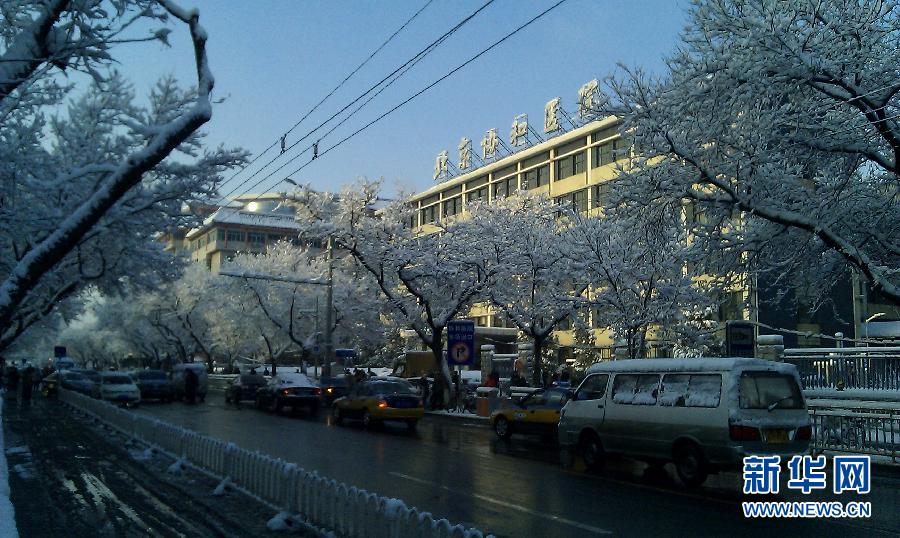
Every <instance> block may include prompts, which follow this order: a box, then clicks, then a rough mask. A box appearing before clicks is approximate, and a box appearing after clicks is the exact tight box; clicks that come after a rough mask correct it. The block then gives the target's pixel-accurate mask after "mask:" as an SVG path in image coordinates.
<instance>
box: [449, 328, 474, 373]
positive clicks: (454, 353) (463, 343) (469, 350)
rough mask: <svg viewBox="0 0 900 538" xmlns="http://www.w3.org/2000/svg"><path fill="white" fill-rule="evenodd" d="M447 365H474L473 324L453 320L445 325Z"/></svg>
mask: <svg viewBox="0 0 900 538" xmlns="http://www.w3.org/2000/svg"><path fill="white" fill-rule="evenodd" d="M447 364H448V365H449V366H474V365H475V322H474V321H469V320H454V321H451V322H450V323H448V324H447Z"/></svg>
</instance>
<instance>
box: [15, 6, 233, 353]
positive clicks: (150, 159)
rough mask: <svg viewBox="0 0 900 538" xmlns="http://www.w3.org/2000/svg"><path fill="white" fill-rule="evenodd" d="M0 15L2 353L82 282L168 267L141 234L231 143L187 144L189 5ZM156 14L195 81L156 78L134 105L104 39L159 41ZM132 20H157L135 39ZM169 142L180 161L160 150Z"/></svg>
mask: <svg viewBox="0 0 900 538" xmlns="http://www.w3.org/2000/svg"><path fill="white" fill-rule="evenodd" d="M0 17H2V19H3V23H2V25H0V26H2V28H3V31H2V32H0V43H2V46H3V48H2V49H0V155H2V163H3V164H2V165H0V251H2V256H0V259H2V262H0V279H2V280H0V349H3V348H5V347H7V346H8V345H10V344H11V343H12V342H13V341H14V340H15V338H17V337H18V336H19V335H21V334H22V329H23V327H24V328H27V326H28V325H30V324H32V323H33V322H34V321H35V319H36V317H40V315H43V314H46V313H48V312H49V310H52V308H53V304H54V303H58V302H59V301H60V300H61V299H63V298H64V297H65V296H67V295H69V294H70V293H72V292H74V291H78V290H80V289H82V288H83V287H84V285H86V284H87V283H92V284H93V285H97V286H100V287H106V288H107V291H111V290H112V289H113V288H117V287H121V286H130V285H139V284H141V283H142V281H145V282H143V283H147V282H146V280H147V279H152V275H150V274H149V273H151V272H153V271H149V270H148V268H154V270H157V269H158V270H162V271H163V272H164V273H165V274H166V275H167V276H170V275H171V274H172V272H173V271H174V270H175V269H177V267H176V264H175V262H174V260H171V259H168V260H166V259H165V258H163V257H162V252H161V249H160V247H159V246H158V245H154V240H153V239H154V234H156V233H159V232H163V231H166V229H168V228H170V227H172V228H174V227H175V226H178V225H179V224H182V225H183V224H185V222H182V221H183V220H184V217H183V216H182V211H181V209H182V205H183V203H185V202H189V201H191V200H192V199H195V198H206V197H209V196H210V195H212V194H213V193H214V192H215V189H216V185H217V182H218V180H219V179H218V178H219V174H220V173H221V172H222V171H223V170H225V169H227V168H229V167H231V166H234V165H235V164H238V163H240V162H241V161H242V160H243V159H244V153H243V152H240V151H232V150H226V149H223V148H219V149H216V150H213V151H205V150H202V148H201V135H199V134H198V133H197V129H198V128H199V127H200V126H201V125H203V124H204V123H205V122H207V121H208V120H209V118H210V116H211V112H212V106H211V103H210V92H211V91H212V87H213V77H212V74H211V72H210V70H209V65H208V61H207V56H206V40H207V36H206V32H205V31H204V29H203V28H202V27H201V26H200V24H199V15H198V14H197V12H196V11H186V10H184V9H182V8H181V7H179V6H178V5H176V4H175V3H173V2H171V1H169V0H105V1H97V2H74V1H64V0H59V1H57V0H54V1H52V2H43V1H26V0H16V1H14V2H8V3H4V5H3V6H2V8H0ZM169 20H175V21H177V23H179V24H183V25H184V26H186V27H187V29H188V31H189V32H190V35H191V38H192V43H193V55H194V59H195V62H196V67H197V80H196V87H195V88H194V89H192V90H188V91H184V90H181V89H179V88H178V86H177V83H176V82H175V81H174V80H173V79H164V80H162V81H160V83H159V84H157V86H156V87H155V88H153V90H152V91H151V93H150V99H149V105H148V106H146V107H139V106H136V105H134V104H133V100H134V91H133V90H132V88H131V87H130V86H129V85H128V84H127V82H126V81H124V80H123V79H122V77H121V76H120V75H118V74H117V73H116V71H115V70H114V69H113V68H112V66H113V65H114V63H115V59H114V57H113V53H114V49H115V46H116V45H118V44H121V43H133V42H140V41H162V42H164V43H165V42H166V35H167V34H168V32H169V31H170V30H171V29H170V28H168V27H165V25H166V24H167V21H169ZM138 21H145V22H147V21H149V22H150V23H151V24H154V23H155V24H159V25H161V26H163V27H162V28H160V29H159V30H154V31H152V32H151V34H150V35H149V36H147V35H138V34H135V33H134V32H133V31H132V30H133V29H134V28H135V27H136V23H137V22H138ZM60 72H64V73H66V74H67V75H69V77H68V80H69V83H68V84H67V85H62V84H61V82H60V81H62V80H64V79H63V78H61V77H59V76H58V73H60ZM84 74H86V75H87V76H86V77H85V76H84ZM79 77H80V78H79ZM79 81H86V84H81V83H80V82H79ZM174 151H178V152H180V153H181V154H182V157H186V158H188V159H192V161H191V162H185V159H183V158H182V159H179V160H178V161H175V160H174V159H169V158H168V157H169V156H170V154H171V153H172V152H174ZM112 238H115V239H114V240H113V239H112ZM110 245H116V246H114V247H111V246H110ZM126 274H127V275H129V277H128V278H125V279H123V278H122V275H126Z"/></svg>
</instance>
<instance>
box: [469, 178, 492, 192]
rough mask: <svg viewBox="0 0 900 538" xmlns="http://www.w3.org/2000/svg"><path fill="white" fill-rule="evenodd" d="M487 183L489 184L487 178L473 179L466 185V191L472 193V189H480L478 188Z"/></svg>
mask: <svg viewBox="0 0 900 538" xmlns="http://www.w3.org/2000/svg"><path fill="white" fill-rule="evenodd" d="M487 182H488V177H487V176H481V177H477V178H475V179H473V180H472V181H469V182H467V183H466V190H467V191H470V190H472V189H475V188H478V187H480V186H482V185H484V184H486V183H487Z"/></svg>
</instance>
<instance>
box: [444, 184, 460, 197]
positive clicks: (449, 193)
mask: <svg viewBox="0 0 900 538" xmlns="http://www.w3.org/2000/svg"><path fill="white" fill-rule="evenodd" d="M461 192H462V185H457V186H455V187H453V188H452V189H447V190H445V191H444V192H443V197H444V199H445V200H446V199H447V198H450V197H451V196H454V195H457V194H459V193H461Z"/></svg>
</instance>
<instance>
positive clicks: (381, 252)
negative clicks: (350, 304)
mask: <svg viewBox="0 0 900 538" xmlns="http://www.w3.org/2000/svg"><path fill="white" fill-rule="evenodd" d="M380 188H381V182H380V181H367V180H361V181H359V182H357V183H356V184H353V185H351V186H349V187H347V188H345V189H344V190H342V191H341V193H340V195H337V196H336V195H334V194H330V193H315V192H312V191H309V190H308V189H307V190H303V191H301V192H299V193H296V194H295V195H294V201H295V203H296V204H297V205H298V211H299V213H298V214H299V218H300V219H301V221H305V222H307V223H308V229H307V231H306V235H308V236H310V237H316V238H319V239H324V238H331V240H332V241H333V243H334V246H335V248H336V249H338V250H339V251H342V252H346V253H347V254H348V255H350V256H352V257H353V258H354V259H355V260H356V262H357V263H358V264H359V265H360V266H361V267H362V268H363V269H364V270H365V271H367V272H368V273H369V274H370V275H371V276H372V278H373V280H374V281H375V283H376V284H377V287H378V289H379V290H380V292H381V294H382V295H383V296H384V298H385V299H386V301H387V303H388V305H389V306H388V308H389V309H390V310H391V311H392V312H393V313H394V314H395V315H396V316H397V317H398V323H399V324H401V325H406V326H408V327H409V328H411V329H412V330H414V331H415V332H416V334H417V335H418V336H419V338H421V339H422V342H423V343H424V344H425V345H426V346H428V348H429V349H431V351H432V353H434V356H435V360H436V362H437V364H439V365H440V366H441V367H440V369H439V371H438V372H437V373H438V375H439V376H440V377H441V378H443V381H444V384H445V385H446V384H448V383H449V377H450V374H449V369H448V368H447V362H446V358H445V357H444V356H443V331H444V329H445V328H446V326H447V323H448V322H449V321H450V320H452V319H453V318H454V317H456V316H458V315H460V314H463V315H464V314H466V313H468V308H469V307H470V306H471V305H472V303H473V301H475V300H476V299H477V298H479V297H482V296H483V293H484V292H485V290H486V289H487V288H488V286H489V285H490V284H491V283H492V282H493V278H494V273H493V272H492V271H493V270H492V269H490V268H489V267H488V265H487V264H486V263H485V259H484V253H483V252H482V251H481V249H482V248H493V246H492V245H491V244H488V243H486V242H482V243H477V242H475V243H473V242H472V238H471V237H470V236H469V235H467V234H465V233H463V230H464V228H463V226H464V225H463V224H461V223H460V222H457V221H454V222H448V223H438V224H437V226H435V228H434V229H433V230H429V231H428V233H422V234H418V235H416V234H413V232H412V231H411V230H410V229H408V228H407V227H406V225H405V224H404V223H407V222H409V216H410V215H412V212H413V211H414V209H412V205H411V204H410V203H409V200H408V198H407V197H401V198H400V199H398V200H395V201H391V202H390V203H388V204H387V206H386V207H384V208H382V209H379V210H378V214H376V211H375V209H374V208H375V207H376V206H377V205H378V203H379V201H380V199H379V197H378V195H379V191H380Z"/></svg>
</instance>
